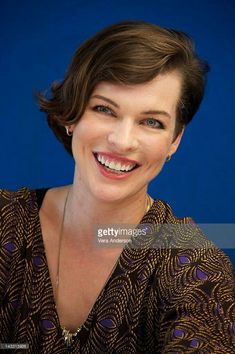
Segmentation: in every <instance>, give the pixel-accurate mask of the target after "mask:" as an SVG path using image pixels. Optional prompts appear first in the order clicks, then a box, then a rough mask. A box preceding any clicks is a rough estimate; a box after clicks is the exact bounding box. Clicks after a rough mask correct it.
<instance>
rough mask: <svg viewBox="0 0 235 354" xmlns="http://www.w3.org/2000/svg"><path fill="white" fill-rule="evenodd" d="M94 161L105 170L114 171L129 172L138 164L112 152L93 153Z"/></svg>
mask: <svg viewBox="0 0 235 354" xmlns="http://www.w3.org/2000/svg"><path fill="white" fill-rule="evenodd" d="M94 156H95V159H96V161H97V162H98V163H99V164H100V165H101V166H103V167H104V168H105V169H106V170H107V171H110V172H114V173H118V174H120V173H125V174H126V173H129V172H131V171H133V170H134V169H136V168H138V167H139V166H140V165H139V164H138V163H137V162H136V161H135V160H130V159H126V158H119V157H116V156H115V155H113V154H107V153H99V152H97V153H94Z"/></svg>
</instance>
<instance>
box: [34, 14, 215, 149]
mask: <svg viewBox="0 0 235 354" xmlns="http://www.w3.org/2000/svg"><path fill="white" fill-rule="evenodd" d="M172 70H179V71H180V73H181V75H182V78H183V80H182V82H183V84H182V91H181V97H180V101H179V103H178V108H177V117H176V129H175V137H176V136H177V135H178V134H179V132H180V131H181V130H182V128H183V126H185V125H187V124H188V123H189V122H190V121H191V120H192V118H193V116H194V114H195V113H196V111H197V109H198V107H199V105H200V103H201V100H202V98H203V94H204V89H205V82H206V73H207V71H208V65H207V63H206V62H205V61H203V60H201V59H200V58H199V57H198V56H197V54H196V53H195V51H194V46H193V42H192V40H191V39H190V37H189V36H188V35H186V34H185V33H183V32H180V31H176V30H172V29H167V28H162V27H159V26H156V25H154V24H150V23H146V22H142V21H128V22H121V23H118V24H114V25H112V26H109V27H107V28H105V29H103V30H102V31H100V32H98V33H97V34H96V35H94V36H93V37H91V38H90V39H88V40H87V41H85V42H84V43H83V44H82V45H81V46H80V47H79V48H78V50H77V51H76V53H75V55H74V57H73V60H72V63H71V65H70V66H69V68H68V71H67V73H66V76H65V78H64V80H63V81H62V82H59V83H58V82H55V83H53V84H52V85H51V97H50V98H47V97H46V96H45V95H43V94H39V95H38V99H39V104H40V109H41V111H44V112H46V113H47V120H48V124H49V126H50V127H51V129H52V130H53V131H54V133H55V135H56V136H57V138H58V139H59V140H60V141H61V142H62V143H63V144H64V146H65V148H66V150H67V151H68V152H69V153H70V154H72V150H71V137H69V136H67V134H66V131H65V126H66V125H71V124H74V123H76V122H77V121H78V120H79V119H80V118H81V116H82V115H83V113H84V111H85V108H86V106H87V103H88V100H89V98H90V96H91V94H92V92H93V90H94V88H95V86H96V85H97V84H98V83H99V82H100V81H109V82H113V83H121V84H128V85H131V84H141V83H145V82H148V81H150V80H152V79H154V78H155V77H156V76H157V75H158V74H162V73H166V72H170V71H172Z"/></svg>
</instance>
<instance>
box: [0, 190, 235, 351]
mask: <svg viewBox="0 0 235 354" xmlns="http://www.w3.org/2000/svg"><path fill="white" fill-rule="evenodd" d="M39 208H40V202H38V198H37V193H36V191H35V190H29V189H27V188H22V189H20V190H18V191H17V192H12V191H7V190H1V191H0V243H1V248H0V344H1V343H15V344H16V343H18V344H19V343H23V344H27V345H28V349H26V350H24V349H14V350H12V351H11V352H14V353H32V354H37V353H43V354H52V353H56V354H60V353H68V352H72V353H84V354H99V353H115V354H132V353H147V354H151V353H172V354H173V353H174V354H176V353H218V354H223V353H224V354H225V353H226V354H229V353H233V354H234V353H235V301H234V300H235V299H234V294H235V292H234V290H235V289H234V278H233V273H232V265H231V263H230V261H229V259H228V257H226V256H225V255H224V253H223V252H222V251H220V250H219V249H217V248H216V247H214V246H213V244H212V243H211V242H210V241H208V240H207V239H206V238H205V237H204V236H203V235H202V232H201V231H200V230H199V229H198V227H197V226H196V225H195V224H194V223H193V221H192V219H190V218H182V219H178V218H176V217H175V216H174V215H173V213H172V210H171V208H170V207H169V205H168V204H167V203H165V202H163V201H161V200H156V201H155V202H154V204H153V206H152V207H151V209H150V210H149V211H148V213H147V214H146V215H145V216H144V217H143V219H142V221H141V223H140V225H139V227H140V229H141V227H142V226H143V228H145V230H147V234H146V235H145V236H144V237H143V236H142V235H141V236H137V237H134V238H133V239H132V240H131V242H129V243H128V244H127V245H126V247H125V248H124V250H123V251H122V253H121V255H120V257H119V260H118V262H117V264H116V266H115V268H114V270H113V271H112V274H111V276H110V277H109V279H108V281H107V283H106V284H105V286H104V288H103V289H102V291H101V293H100V294H99V296H98V298H97V300H96V302H95V304H94V306H93V308H92V310H91V312H90V313H89V316H88V318H87V319H86V321H85V323H84V324H83V326H82V329H81V331H80V332H79V333H78V335H77V337H76V339H75V340H74V341H73V344H72V346H71V347H70V348H67V347H66V345H65V343H64V339H63V337H62V331H61V328H60V324H59V318H58V314H57V312H56V307H55V301H54V296H53V289H52V284H51V280H50V276H49V269H48V265H47V260H46V255H45V249H44V244H43V239H42V233H41V226H40V219H39ZM146 224H147V226H146ZM78 311H79V309H78ZM3 352H4V350H0V353H3ZM7 353H9V351H7Z"/></svg>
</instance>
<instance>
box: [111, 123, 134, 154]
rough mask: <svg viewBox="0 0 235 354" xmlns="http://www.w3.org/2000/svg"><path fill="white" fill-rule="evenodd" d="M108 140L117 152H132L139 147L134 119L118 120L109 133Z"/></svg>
mask: <svg viewBox="0 0 235 354" xmlns="http://www.w3.org/2000/svg"><path fill="white" fill-rule="evenodd" d="M108 142H109V144H110V145H111V146H112V148H113V149H114V150H115V151H117V152H122V153H123V152H131V151H134V150H136V148H137V147H138V139H137V136H136V133H135V129H134V122H133V119H123V120H120V121H118V122H117V123H116V124H115V126H114V127H113V128H112V130H111V131H110V132H109V133H108Z"/></svg>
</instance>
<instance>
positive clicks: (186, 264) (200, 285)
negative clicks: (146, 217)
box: [154, 201, 235, 300]
mask: <svg viewBox="0 0 235 354" xmlns="http://www.w3.org/2000/svg"><path fill="white" fill-rule="evenodd" d="M156 204H157V205H156V208H155V212H157V209H160V210H161V212H162V215H163V214H164V217H163V221H162V224H161V225H160V226H159V225H158V224H156V226H157V227H156V230H157V232H156V234H155V243H154V246H155V249H156V252H157V253H159V258H161V266H160V267H159V269H160V272H159V270H158V271H157V274H158V277H157V279H158V280H157V281H160V282H161V284H162V285H163V284H164V286H163V288H164V291H163V293H162V296H163V297H164V298H165V300H166V299H167V298H168V299H169V298H171V299H172V300H173V299H174V296H172V295H173V293H174V294H175V295H176V294H177V296H179V297H180V296H181V295H182V294H184V295H185V298H186V292H188V294H190V295H189V298H190V297H191V296H192V293H193V292H194V291H195V289H197V291H199V289H200V291H201V292H205V294H206V293H207V295H209V293H213V291H215V289H220V290H218V291H217V290H216V291H215V293H217V294H218V296H220V295H221V296H222V293H223V291H225V292H226V293H227V295H228V296H229V297H230V299H232V298H234V293H235V284H234V274H233V267H232V264H231V261H230V259H229V257H228V256H226V255H225V253H224V252H223V251H222V250H221V249H219V248H218V247H217V246H216V245H215V244H214V242H213V241H211V240H210V239H208V237H207V235H206V234H205V233H204V232H203V230H202V229H201V227H200V225H197V224H196V223H195V222H194V220H193V219H192V218H191V217H183V218H178V217H176V216H175V215H174V213H173V211H172V208H171V207H170V205H169V204H168V203H166V202H164V201H156ZM156 218H157V217H156ZM221 237H223V235H221ZM160 275H161V276H160ZM159 276H160V278H159ZM222 289H223V291H222ZM197 291H196V292H197ZM221 291H222V292H221ZM196 297H197V296H196ZM185 298H184V299H185ZM191 300H192V298H191Z"/></svg>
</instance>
